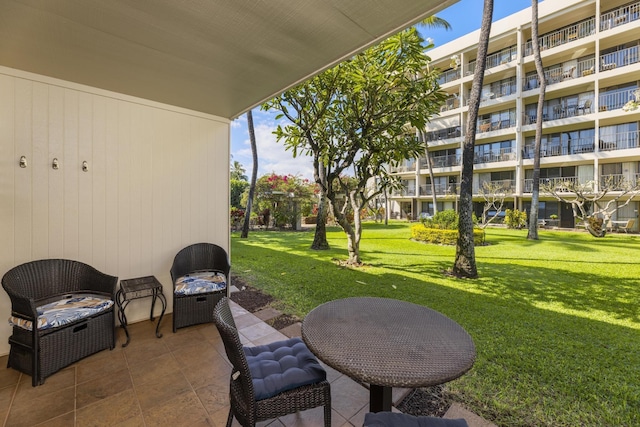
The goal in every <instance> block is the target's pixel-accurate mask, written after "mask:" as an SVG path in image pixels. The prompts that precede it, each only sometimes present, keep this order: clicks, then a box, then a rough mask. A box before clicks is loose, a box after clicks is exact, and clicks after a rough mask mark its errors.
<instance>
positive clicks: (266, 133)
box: [231, 112, 313, 179]
mask: <svg viewBox="0 0 640 427" xmlns="http://www.w3.org/2000/svg"><path fill="white" fill-rule="evenodd" d="M253 120H254V129H255V133H256V145H257V150H258V176H262V175H266V174H270V173H272V172H273V173H276V174H279V175H287V174H291V175H298V176H301V177H302V178H308V179H313V164H312V160H311V157H306V156H298V157H297V158H293V152H292V151H287V150H285V147H284V144H283V143H282V142H277V141H276V136H275V135H274V134H273V131H274V130H275V129H276V128H277V126H278V121H276V120H275V114H273V113H270V112H266V113H265V112H261V113H260V114H256V113H255V112H254V115H253ZM236 121H239V119H238V120H235V121H234V123H235V122H236ZM231 135H232V148H231V152H232V155H233V159H234V160H237V161H239V162H240V163H242V165H243V166H244V167H245V169H246V170H247V171H251V168H252V163H253V160H252V155H251V143H250V141H249V132H248V130H247V125H246V117H245V119H244V122H243V123H240V124H239V125H238V126H232V127H231Z"/></svg>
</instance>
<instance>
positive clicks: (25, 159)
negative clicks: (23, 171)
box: [19, 156, 27, 168]
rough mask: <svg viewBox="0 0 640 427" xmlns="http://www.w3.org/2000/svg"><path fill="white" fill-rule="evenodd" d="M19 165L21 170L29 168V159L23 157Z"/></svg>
mask: <svg viewBox="0 0 640 427" xmlns="http://www.w3.org/2000/svg"><path fill="white" fill-rule="evenodd" d="M19 164H20V167H21V168H26V167H27V158H26V157H25V156H21V157H20V163H19Z"/></svg>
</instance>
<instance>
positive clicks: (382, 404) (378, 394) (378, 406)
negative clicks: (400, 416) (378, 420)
mask: <svg viewBox="0 0 640 427" xmlns="http://www.w3.org/2000/svg"><path fill="white" fill-rule="evenodd" d="M369 391H370V393H369V411H370V412H382V411H391V404H392V399H391V394H392V393H391V392H392V391H393V388H391V387H383V386H379V385H373V384H371V385H370V390H369Z"/></svg>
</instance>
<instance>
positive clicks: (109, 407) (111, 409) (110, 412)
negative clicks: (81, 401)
mask: <svg viewBox="0 0 640 427" xmlns="http://www.w3.org/2000/svg"><path fill="white" fill-rule="evenodd" d="M141 412H142V411H141V410H140V405H139V404H138V402H137V400H136V395H135V393H134V392H133V389H130V390H125V391H123V392H120V393H118V394H115V395H113V396H111V397H108V398H106V399H102V400H100V401H99V402H97V403H95V404H93V405H88V406H85V407H84V408H80V409H78V410H77V411H76V427H85V426H93V427H99V426H115V425H119V424H122V423H126V422H129V420H132V419H135V418H136V417H138V416H139V415H140V414H141Z"/></svg>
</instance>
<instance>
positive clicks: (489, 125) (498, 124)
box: [477, 119, 516, 133]
mask: <svg viewBox="0 0 640 427" xmlns="http://www.w3.org/2000/svg"><path fill="white" fill-rule="evenodd" d="M515 125H516V121H515V120H511V119H505V120H496V121H491V119H484V120H479V121H478V125H477V129H478V130H477V133H484V132H493V131H497V130H501V129H509V128H511V127H514V126H515Z"/></svg>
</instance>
